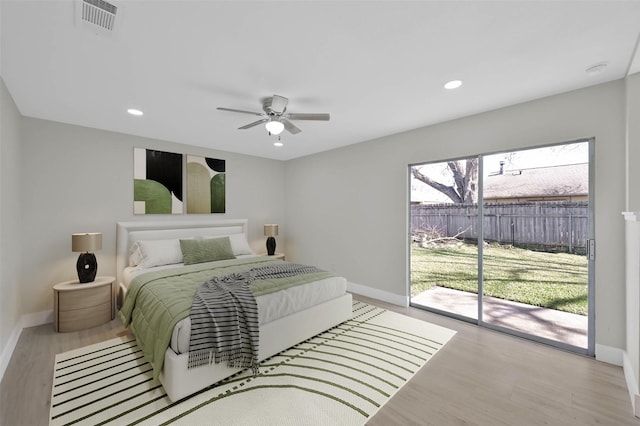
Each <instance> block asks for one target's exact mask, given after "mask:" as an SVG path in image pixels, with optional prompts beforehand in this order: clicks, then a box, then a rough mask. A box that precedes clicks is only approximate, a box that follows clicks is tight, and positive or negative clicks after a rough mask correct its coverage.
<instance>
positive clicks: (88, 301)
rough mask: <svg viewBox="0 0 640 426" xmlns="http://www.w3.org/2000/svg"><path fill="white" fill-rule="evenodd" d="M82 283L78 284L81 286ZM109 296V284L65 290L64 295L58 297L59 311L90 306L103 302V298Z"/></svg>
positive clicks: (108, 297)
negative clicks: (84, 288)
mask: <svg viewBox="0 0 640 426" xmlns="http://www.w3.org/2000/svg"><path fill="white" fill-rule="evenodd" d="M82 285H83V284H78V286H82ZM110 297H111V286H109V285H107V286H102V287H95V288H88V289H86V290H81V289H78V290H76V291H69V292H66V293H65V295H64V297H60V299H59V303H58V309H59V310H60V311H73V310H78V309H84V308H92V307H94V306H98V305H102V304H104V301H105V300H109V299H110Z"/></svg>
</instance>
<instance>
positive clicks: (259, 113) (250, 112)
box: [216, 107, 264, 115]
mask: <svg viewBox="0 0 640 426" xmlns="http://www.w3.org/2000/svg"><path fill="white" fill-rule="evenodd" d="M216 109H219V110H220V111H229V112H241V113H242V114H251V115H264V113H262V112H253V111H244V110H241V109H233V108H222V107H218V108H216Z"/></svg>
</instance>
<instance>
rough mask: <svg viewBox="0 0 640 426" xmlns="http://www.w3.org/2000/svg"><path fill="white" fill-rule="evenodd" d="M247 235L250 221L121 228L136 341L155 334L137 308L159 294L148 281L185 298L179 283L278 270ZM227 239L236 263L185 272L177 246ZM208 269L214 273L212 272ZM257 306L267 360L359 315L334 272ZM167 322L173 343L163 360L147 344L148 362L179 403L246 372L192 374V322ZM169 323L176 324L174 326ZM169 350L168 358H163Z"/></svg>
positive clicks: (260, 299) (120, 272)
mask: <svg viewBox="0 0 640 426" xmlns="http://www.w3.org/2000/svg"><path fill="white" fill-rule="evenodd" d="M247 235H248V221H247V220H246V219H237V220H197V221H173V220H172V221H169V220H167V221H136V222H118V223H117V233H116V268H117V283H118V297H117V300H118V305H119V308H121V310H120V312H119V315H120V317H121V319H123V318H124V316H123V311H126V312H127V313H128V315H129V317H130V319H129V321H130V328H131V330H132V332H133V334H134V335H136V339H138V343H139V346H140V344H141V336H142V335H145V336H146V334H147V333H148V330H149V329H152V328H153V327H154V325H150V323H151V321H150V320H149V318H146V317H145V314H144V313H143V312H142V311H139V312H138V311H137V309H138V308H132V306H134V305H135V304H136V302H135V301H136V300H139V298H141V297H143V296H142V294H143V293H144V292H145V291H146V290H145V287H151V285H148V286H147V285H146V283H147V282H153V283H154V285H157V284H159V283H160V282H162V289H163V290H162V291H169V292H171V293H173V292H175V293H179V292H182V293H183V294H184V293H185V292H188V290H185V287H184V286H183V287H179V286H180V285H181V284H178V281H177V280H175V281H176V283H175V284H174V282H173V281H174V280H173V278H171V277H173V276H176V277H178V276H179V277H182V276H188V277H191V278H192V279H195V280H197V279H198V277H200V278H202V277H203V276H206V274H209V273H211V274H216V275H224V274H225V273H228V272H229V271H236V270H237V269H235V268H251V267H255V266H265V265H266V266H268V265H277V264H280V262H282V260H276V259H274V258H272V257H269V256H259V255H256V254H255V253H253V252H252V251H251V249H250V247H249V245H248V242H247ZM227 237H228V238H229V242H230V244H231V248H232V251H233V257H235V259H229V260H219V261H215V262H203V263H199V264H195V265H194V264H191V265H184V263H186V260H185V259H182V255H181V253H177V252H176V247H180V240H191V239H193V240H197V241H201V240H208V239H218V240H220V239H222V240H226V238H227ZM183 242H184V241H183ZM176 244H177V245H176ZM142 248H144V249H145V250H144V255H143V254H141V249H142ZM190 260H191V258H190ZM207 268H211V272H210V271H209V270H208V269H207ZM203 274H204V275H203ZM192 275H193V276H192ZM160 277H162V278H160ZM203 282H204V281H203ZM173 285H175V286H176V287H175V289H174V288H172V287H170V286H173ZM252 285H253V284H252ZM130 286H131V287H130ZM252 289H253V287H252ZM194 292H195V291H194ZM127 298H128V299H127ZM256 301H257V305H258V311H259V350H258V360H259V361H261V360H264V359H266V358H269V357H271V356H273V355H275V354H277V353H279V352H281V351H283V350H285V349H287V348H289V347H291V346H294V345H295V344H297V343H299V342H302V341H304V340H306V339H308V338H310V337H313V336H315V335H316V334H319V333H321V332H323V331H325V330H327V329H329V328H331V327H334V326H335V325H338V324H340V323H342V322H344V321H347V320H348V319H350V318H351V316H352V306H351V295H350V294H349V293H347V292H346V280H345V279H344V278H343V277H336V276H333V275H332V274H327V273H324V274H318V275H313V276H307V277H306V278H305V280H303V284H301V285H296V286H293V285H288V286H283V288H282V289H280V290H278V291H273V290H271V292H266V293H265V294H260V295H258V296H256ZM140 309H141V308H140ZM125 316H126V315H125ZM163 321H164V320H163ZM167 321H169V320H167ZM167 321H165V322H163V324H165V326H160V327H157V328H158V329H159V330H157V332H158V333H160V334H167V333H169V332H168V331H165V332H163V330H165V329H170V333H169V334H170V335H171V337H170V339H169V341H168V342H166V343H164V344H163V345H161V346H162V347H161V348H155V358H153V357H154V355H153V354H152V352H154V350H153V348H151V347H150V346H151V345H148V344H147V346H148V347H147V348H145V349H143V351H144V353H145V358H147V355H149V357H151V358H152V359H151V360H150V361H151V363H152V365H153V367H154V376H155V377H157V378H158V379H159V380H160V382H161V383H162V385H163V386H164V388H165V390H166V392H167V395H168V396H169V398H170V399H171V400H172V401H176V400H179V399H182V398H184V397H186V396H188V395H191V394H193V393H195V392H197V391H199V390H201V389H204V388H206V387H209V386H211V385H213V384H215V383H217V382H219V381H220V380H222V379H224V378H226V377H229V376H231V375H233V374H235V373H237V372H239V371H241V369H239V368H231V367H228V366H226V365H225V364H211V365H206V366H202V367H197V368H190V369H189V368H187V362H188V359H189V353H188V347H189V346H188V337H189V333H190V322H189V318H188V314H187V317H186V318H173V319H172V320H170V322H167ZM169 323H171V324H174V325H173V326H171V327H166V324H169ZM141 330H144V332H141ZM152 331H153V330H152ZM153 332H156V331H153ZM145 338H147V339H148V337H145ZM164 340H166V338H165V337H164V336H163V338H162V339H157V342H160V341H164ZM158 344H159V343H158ZM165 346H166V349H165ZM161 351H163V352H164V356H161V355H160V352H161Z"/></svg>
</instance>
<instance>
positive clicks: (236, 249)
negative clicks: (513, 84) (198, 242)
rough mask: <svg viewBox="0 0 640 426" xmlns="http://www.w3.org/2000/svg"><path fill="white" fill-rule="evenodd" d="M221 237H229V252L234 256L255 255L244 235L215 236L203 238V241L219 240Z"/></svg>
mask: <svg viewBox="0 0 640 426" xmlns="http://www.w3.org/2000/svg"><path fill="white" fill-rule="evenodd" d="M221 237H229V241H230V242H231V250H232V251H233V255H234V256H240V255H243V254H255V253H254V252H253V250H251V247H249V243H247V236H246V235H245V234H231V235H217V236H215V237H204V238H203V239H205V240H210V239H211V238H221Z"/></svg>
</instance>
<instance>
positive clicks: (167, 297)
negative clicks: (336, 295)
mask: <svg viewBox="0 0 640 426" xmlns="http://www.w3.org/2000/svg"><path fill="white" fill-rule="evenodd" d="M278 262H282V261H281V260H272V259H270V258H268V257H255V258H247V259H233V260H223V261H217V262H208V263H198V264H194V265H189V266H184V267H180V268H172V269H165V270H161V271H155V272H148V273H145V274H141V275H139V276H137V277H136V278H134V279H133V280H132V281H131V284H130V285H129V289H128V290H127V296H126V298H125V300H124V304H123V306H122V309H120V312H119V313H118V315H119V317H120V319H121V320H122V323H123V324H124V326H125V327H128V326H129V325H131V329H132V331H133V333H134V334H135V336H136V340H137V341H138V346H139V347H140V348H141V349H142V352H143V354H144V356H145V358H146V359H147V360H148V361H149V362H150V363H151V365H152V366H153V377H154V379H157V378H158V376H159V374H160V370H162V366H163V364H164V353H165V351H166V350H167V347H169V343H170V341H171V335H172V333H173V329H174V327H175V326H176V324H177V323H178V322H180V321H181V320H182V319H184V318H186V317H187V316H189V312H190V311H191V304H192V302H193V296H194V294H195V292H196V289H197V288H198V287H199V286H201V285H202V284H203V283H204V282H206V281H207V280H209V279H211V278H212V277H216V276H217V277H222V276H226V275H229V274H232V273H242V272H246V271H249V270H250V269H251V268H255V267H259V266H268V265H271V264H278ZM331 276H333V274H331V273H329V272H325V271H322V272H317V273H311V274H304V275H298V276H293V277H286V278H277V279H266V280H255V281H253V282H252V283H251V292H252V293H253V294H254V296H256V297H258V296H261V295H264V294H268V293H273V292H276V291H279V290H284V289H286V288H289V287H294V286H296V285H301V284H306V283H309V282H312V281H317V280H321V279H324V278H329V277H331Z"/></svg>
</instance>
